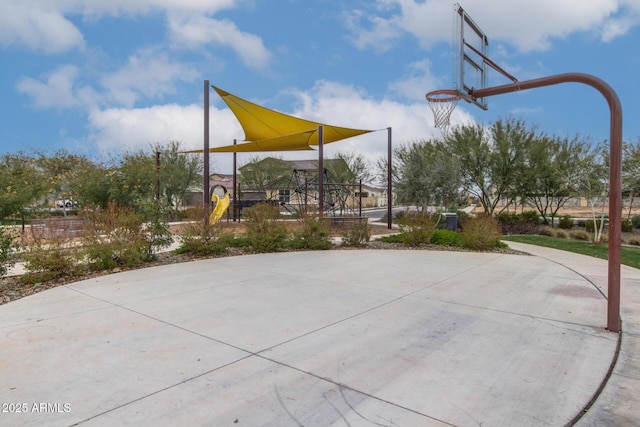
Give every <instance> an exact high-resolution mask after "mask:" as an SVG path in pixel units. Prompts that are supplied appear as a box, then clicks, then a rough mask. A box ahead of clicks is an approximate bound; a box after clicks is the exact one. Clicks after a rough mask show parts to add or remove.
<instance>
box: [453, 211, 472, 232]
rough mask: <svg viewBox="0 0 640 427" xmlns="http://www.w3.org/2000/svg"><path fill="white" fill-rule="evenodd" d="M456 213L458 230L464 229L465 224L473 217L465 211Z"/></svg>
mask: <svg viewBox="0 0 640 427" xmlns="http://www.w3.org/2000/svg"><path fill="white" fill-rule="evenodd" d="M456 213H457V214H458V230H462V228H463V227H464V224H465V223H466V222H467V221H469V218H471V216H470V215H469V214H468V213H466V212H465V211H458V212H456Z"/></svg>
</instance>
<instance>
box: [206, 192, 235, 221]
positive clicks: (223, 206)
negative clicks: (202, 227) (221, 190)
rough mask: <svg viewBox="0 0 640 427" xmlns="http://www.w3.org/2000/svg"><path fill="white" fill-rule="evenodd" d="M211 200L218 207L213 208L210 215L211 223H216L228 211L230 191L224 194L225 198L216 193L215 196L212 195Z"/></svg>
mask: <svg viewBox="0 0 640 427" xmlns="http://www.w3.org/2000/svg"><path fill="white" fill-rule="evenodd" d="M211 201H212V202H214V203H215V204H216V207H215V208H213V212H211V215H209V224H215V223H216V222H218V221H220V219H221V218H222V215H224V213H225V212H226V211H227V208H228V207H229V203H230V200H229V193H227V194H225V195H224V199H221V198H220V196H218V195H217V194H214V195H213V196H211Z"/></svg>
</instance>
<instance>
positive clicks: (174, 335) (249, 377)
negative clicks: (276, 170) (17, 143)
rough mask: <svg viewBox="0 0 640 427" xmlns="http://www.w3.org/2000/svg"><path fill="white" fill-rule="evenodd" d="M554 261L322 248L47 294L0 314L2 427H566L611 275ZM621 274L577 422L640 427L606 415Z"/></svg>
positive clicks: (597, 334)
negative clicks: (609, 327) (610, 322)
mask: <svg viewBox="0 0 640 427" xmlns="http://www.w3.org/2000/svg"><path fill="white" fill-rule="evenodd" d="M525 249H526V250H528V249H529V247H526V248H525ZM574 262H575V264H574ZM563 264H564V260H562V259H561V258H560V257H559V256H557V255H556V254H552V255H549V253H548V252H541V253H539V254H538V256H527V255H506V254H486V253H463V252H435V251H419V250H397V251H392V250H387V251H375V250H362V251H358V250H333V251H324V252H294V253H280V254H265V255H251V256H242V257H230V258H219V259H212V260H206V261H197V262H191V263H184V264H173V265H167V266H161V267H153V268H146V269H142V270H136V271H129V272H123V273H119V274H114V275H110V276H103V277H99V278H95V279H90V280H86V281H82V282H77V283H73V284H70V285H67V286H63V287H59V288H55V289H51V290H48V291H45V292H42V293H39V294H36V295H32V296H29V297H27V298H23V299H21V300H18V301H14V302H12V303H9V304H6V305H3V306H0V325H1V326H0V332H1V333H0V352H1V353H0V354H2V363H0V378H2V384H1V385H0V402H1V403H2V404H3V405H5V404H6V405H7V407H6V409H7V410H6V411H4V412H0V425H7V426H9V425H10V426H16V425H77V424H80V425H176V426H183V425H212V426H221V425H245V426H287V425H291V426H297V425H305V426H328V425H336V426H338V425H362V426H364V425H367V426H368V425H382V426H443V425H455V426H477V425H483V426H485V427H486V426H506V425H509V426H540V425H550V426H556V425H557V426H560V425H565V424H567V423H570V422H571V421H572V420H574V419H575V418H576V417H578V416H579V414H581V412H582V411H583V409H584V408H585V406H586V405H588V403H589V402H590V401H591V399H592V398H593V397H594V395H595V394H596V393H597V392H598V390H599V388H600V387H601V385H602V383H603V381H604V380H605V378H606V376H607V373H608V371H609V368H610V366H611V363H612V361H613V360H614V358H615V351H616V348H617V344H618V337H619V335H618V334H614V333H611V332H608V331H606V330H605V325H606V300H605V298H604V295H603V292H602V291H601V290H600V289H598V287H597V286H594V285H593V283H591V282H590V280H592V281H594V282H595V283H596V284H600V278H601V277H603V276H604V275H605V274H606V264H603V265H604V267H603V268H602V267H600V266H598V265H597V264H598V263H596V262H593V260H592V259H591V258H586V259H585V258H584V257H582V258H581V260H580V259H579V258H576V259H575V260H574V258H571V259H570V260H569V261H567V265H568V266H569V267H570V268H573V269H574V270H576V271H582V270H581V268H575V267H576V266H582V267H584V271H585V276H586V277H583V276H581V275H580V274H578V273H576V271H573V270H571V269H568V268H567V267H565V266H564V265H563ZM633 273H634V274H635V272H633ZM628 274H631V273H628ZM628 274H627V272H626V271H625V275H624V276H623V277H624V278H625V279H624V280H625V284H624V285H623V286H624V289H625V290H624V293H623V307H624V310H625V312H624V313H623V319H624V324H623V328H624V333H623V354H622V355H621V357H620V359H619V361H618V365H619V366H616V367H615V371H614V377H613V379H612V380H611V381H609V383H607V384H606V386H605V389H604V394H603V395H602V396H601V397H600V398H599V399H598V400H597V401H596V404H595V406H594V407H593V408H592V409H591V410H590V411H589V412H588V413H587V415H586V416H585V417H583V418H582V420H581V421H580V423H581V425H625V422H622V423H618V422H616V421H620V420H622V421H624V420H627V421H633V424H637V421H638V420H639V419H640V418H639V417H638V413H637V412H635V413H634V412H633V408H632V407H631V406H630V407H629V410H628V411H622V410H618V406H617V405H618V403H617V399H618V398H619V397H620V388H621V387H627V386H628V387H633V388H635V390H637V381H638V378H637V372H638V371H637V370H635V371H632V369H633V366H632V365H633V363H634V362H635V361H634V360H633V358H634V357H635V356H633V352H632V350H633V348H629V349H628V351H629V354H624V352H625V351H626V350H625V346H626V345H628V343H630V342H634V341H633V340H634V339H637V333H635V332H632V333H635V334H636V335H635V338H632V339H629V340H627V336H626V333H627V332H626V331H627V329H626V328H628V327H631V324H632V323H633V322H632V321H631V320H627V318H626V315H627V314H629V315H632V314H633V313H631V312H627V311H626V310H628V308H629V306H628V303H627V301H626V300H625V299H624V298H625V297H626V295H627V294H626V292H627V284H628V283H629V281H636V280H638V277H640V276H637V277H633V278H629V276H628ZM587 279H589V280H587ZM605 282H606V280H605ZM633 284H634V285H635V284H637V282H633ZM605 288H606V286H605ZM636 296H637V295H636ZM636 307H637V306H636ZM635 313H636V315H637V312H635ZM635 330H636V331H637V329H635ZM634 345H637V344H634ZM635 348H637V347H635ZM636 354H637V353H636ZM636 361H637V360H636ZM634 375H635V377H634ZM628 391H629V394H632V393H631V392H632V390H628ZM11 405H13V406H11ZM16 405H19V406H16ZM630 405H631V404H630ZM632 406H633V407H638V405H637V399H635V400H633V403H632ZM1 409H5V408H4V407H3V408H1ZM623 417H625V418H623ZM609 420H612V421H613V422H608V421H609ZM605 421H607V422H605ZM626 424H628V422H626Z"/></svg>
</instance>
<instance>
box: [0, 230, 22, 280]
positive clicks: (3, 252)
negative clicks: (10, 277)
mask: <svg viewBox="0 0 640 427" xmlns="http://www.w3.org/2000/svg"><path fill="white" fill-rule="evenodd" d="M15 234H16V233H15V232H14V231H13V229H12V228H8V227H4V226H0V277H4V276H5V275H6V274H7V271H8V270H9V268H10V267H12V266H13V265H14V264H15V261H16V255H15V253H16V250H17V249H18V248H19V245H18V244H17V243H16V236H15Z"/></svg>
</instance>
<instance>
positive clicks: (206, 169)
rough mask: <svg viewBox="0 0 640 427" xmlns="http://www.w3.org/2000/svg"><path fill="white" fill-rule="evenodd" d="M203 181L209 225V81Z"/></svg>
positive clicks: (206, 101)
mask: <svg viewBox="0 0 640 427" xmlns="http://www.w3.org/2000/svg"><path fill="white" fill-rule="evenodd" d="M203 175H204V176H203V179H202V193H203V194H202V196H203V197H202V203H203V208H204V224H205V225H209V208H210V206H211V196H210V195H209V80H205V81H204V171H203Z"/></svg>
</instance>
